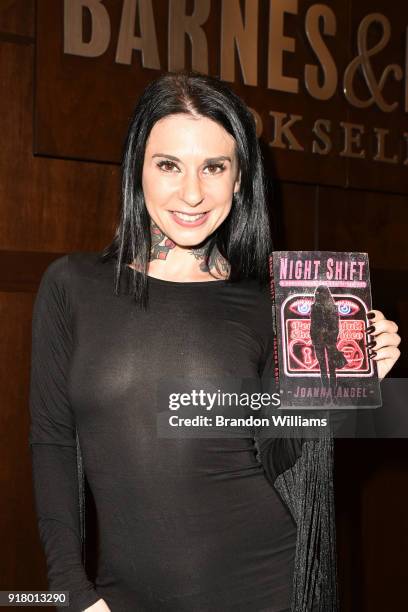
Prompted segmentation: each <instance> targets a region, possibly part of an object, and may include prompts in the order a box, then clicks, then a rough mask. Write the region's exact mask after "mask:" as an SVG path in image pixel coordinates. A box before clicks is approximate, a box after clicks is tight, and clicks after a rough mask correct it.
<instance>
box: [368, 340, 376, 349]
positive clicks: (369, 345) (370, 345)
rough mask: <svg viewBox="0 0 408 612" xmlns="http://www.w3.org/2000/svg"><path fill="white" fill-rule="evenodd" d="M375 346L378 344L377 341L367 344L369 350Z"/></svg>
mask: <svg viewBox="0 0 408 612" xmlns="http://www.w3.org/2000/svg"><path fill="white" fill-rule="evenodd" d="M375 344H377V342H376V341H375V340H373V341H372V342H369V344H367V348H368V349H369V348H371V347H373V346H374V345H375Z"/></svg>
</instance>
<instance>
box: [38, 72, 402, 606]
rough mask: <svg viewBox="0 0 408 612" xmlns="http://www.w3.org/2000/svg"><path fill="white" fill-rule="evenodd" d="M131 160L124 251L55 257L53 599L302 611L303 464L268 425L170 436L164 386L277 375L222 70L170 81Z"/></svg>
mask: <svg viewBox="0 0 408 612" xmlns="http://www.w3.org/2000/svg"><path fill="white" fill-rule="evenodd" d="M122 169H123V182H122V185H123V206H122V216H121V220H120V223H119V225H118V229H117V232H116V236H115V238H114V240H113V242H112V244H111V245H110V246H109V247H108V248H107V249H105V252H104V254H103V257H102V258H101V257H99V254H93V253H72V254H69V255H67V256H64V257H61V258H58V259H57V260H56V261H54V262H53V263H52V264H51V265H50V266H49V267H48V269H47V270H46V272H45V273H44V276H43V278H42V280H41V285H40V288H39V292H38V294H37V298H36V303H35V309H34V317H33V355H32V377H31V394H30V409H31V430H30V444H31V448H32V458H33V477H34V484H35V495H36V505H37V513H38V520H39V530H40V535H41V539H42V542H43V546H44V549H45V553H46V557H47V562H48V577H49V583H50V588H53V589H61V590H68V591H69V592H70V596H71V608H70V609H72V610H84V609H85V610H89V611H90V610H92V611H95V612H96V611H102V610H112V611H114V612H134V611H137V612H139V611H144V610H149V611H150V610H166V611H173V610H174V611H177V612H181V611H184V610H185V611H189V612H190V611H192V610H194V611H199V610H200V611H204V610H205V611H211V612H212V611H223V612H226V611H229V610H234V611H239V610H242V611H244V610H245V611H252V610H253V611H255V610H263V611H271V612H272V611H274V612H278V611H280V612H283V611H288V610H289V609H290V607H291V598H292V585H295V584H297V583H296V581H295V576H297V575H298V572H297V570H296V567H295V565H296V563H297V561H296V559H295V556H296V555H295V552H296V551H297V547H296V545H297V543H298V542H297V539H296V534H297V529H296V524H295V521H294V520H293V515H292V513H291V512H290V511H289V508H288V506H287V505H286V504H285V503H283V501H282V499H281V497H280V495H279V494H278V493H277V491H276V490H275V489H274V487H273V486H271V482H273V481H274V479H275V477H276V469H277V466H276V464H277V463H279V462H280V464H281V465H280V468H279V469H280V470H285V469H286V468H287V467H288V464H287V462H286V463H285V461H286V459H288V458H289V459H291V458H290V457H286V459H285V457H284V453H281V454H279V457H278V458H277V461H276V462H275V463H273V461H272V460H271V458H272V457H273V456H274V453H273V452H269V451H270V450H271V449H272V448H275V446H274V445H273V444H272V440H267V441H266V442H265V441H264V442H263V443H262V448H263V451H262V452H258V451H259V448H257V444H256V440H255V437H254V435H252V434H253V433H254V432H253V431H252V430H251V431H250V432H249V433H247V435H245V434H242V435H235V436H234V435H229V436H226V435H224V436H223V437H221V438H220V437H216V436H214V437H209V436H207V437H198V436H195V437H188V436H187V435H185V436H183V435H182V436H181V437H178V438H176V439H175V438H170V437H166V436H165V435H160V432H159V431H158V427H157V424H158V420H157V417H158V416H160V414H163V413H166V402H165V398H164V393H163V385H164V386H165V388H166V389H165V390H166V392H167V391H169V390H170V391H175V390H176V391H185V392H188V391H191V390H193V389H195V390H199V389H203V388H204V389H207V390H208V389H217V388H220V389H223V388H225V387H228V390H231V389H235V390H239V389H241V388H243V386H245V384H248V385H249V386H250V388H251V389H253V390H259V389H260V388H269V385H270V381H271V380H272V372H273V351H272V342H273V337H272V325H271V320H270V316H271V314H270V310H271V309H270V299H269V293H268V286H267V282H266V281H267V263H268V253H269V252H270V249H271V245H270V238H269V228H268V223H267V210H266V203H265V194H264V178H263V170H262V163H261V155H260V150H259V146H258V141H257V138H256V132H255V124H254V120H253V117H252V115H251V113H250V111H249V110H248V109H247V108H246V106H245V105H244V103H243V102H242V101H241V100H240V99H239V98H238V97H237V96H236V95H235V94H234V93H233V92H232V91H231V90H230V89H229V88H228V87H227V86H226V85H225V84H223V83H222V82H221V81H218V80H217V79H213V78H210V77H207V76H204V75H199V74H194V73H178V74H177V73H176V74H167V75H164V76H161V77H160V78H158V79H157V80H156V81H154V82H153V83H151V84H150V85H149V86H148V87H147V88H146V90H145V91H144V93H143V94H142V96H141V98H140V100H139V102H138V104H137V106H136V109H135V112H134V115H133V118H132V120H131V123H130V127H129V132H128V137H127V140H126V145H125V150H124V155H123V165H122ZM113 282H114V283H115V289H116V291H115V292H113V291H112V283H113ZM133 296H134V297H133ZM135 301H136V303H135ZM373 321H374V325H375V327H376V331H375V332H374V334H378V346H379V347H382V348H379V350H378V354H377V360H378V364H379V367H380V368H381V371H382V375H383V376H384V375H385V374H386V372H387V371H388V370H389V369H390V368H391V367H392V365H393V363H394V362H395V361H396V359H397V356H398V354H397V351H398V349H397V348H396V345H397V344H398V342H399V337H398V336H397V334H396V333H395V332H396V325H395V324H394V323H393V322H391V321H387V320H386V319H385V318H384V316H383V315H382V314H381V313H380V312H379V311H375V318H374V319H373ZM245 381H246V382H245ZM163 398H164V399H163ZM204 411H206V409H205V408H203V409H201V413H202V412H204ZM157 413H159V415H158V414H157ZM207 414H208V412H207ZM75 428H77V430H78V435H79V440H80V444H81V449H82V456H83V465H84V469H85V473H86V476H87V480H88V483H89V486H90V489H91V491H92V495H93V497H94V499H95V505H96V510H97V518H98V533H99V556H98V569H97V577H96V581H95V584H93V583H91V582H90V581H89V579H88V577H87V575H86V573H85V570H84V567H83V565H82V562H81V553H80V534H79V520H78V513H77V507H78V492H77V488H78V480H77V472H76V447H75ZM268 442H270V444H269V443H268ZM276 448H277V447H276ZM292 450H293V449H292ZM294 450H296V449H294ZM275 454H276V453H275ZM264 458H265V459H264ZM295 458H296V457H292V459H291V460H292V461H294V460H295ZM271 479H272V480H271ZM324 584H326V583H325V582H324V578H322V582H319V580H317V584H316V585H315V587H314V588H313V589H311V590H310V589H309V591H310V593H311V594H309V595H308V596H307V597H308V599H307V605H308V606H309V604H313V605H317V596H318V593H319V589H323V590H324V587H323V586H322V585H324ZM328 590H329V589H326V591H328ZM312 599H313V601H312ZM293 601H295V599H293ZM305 601H306V600H305ZM302 605H303V604H302ZM305 605H306V604H305ZM293 606H297V607H296V608H294V607H293ZM292 609H300V607H299V605H298V604H294V603H292ZM302 609H303V608H302ZM304 609H306V608H304ZM307 609H310V607H308V608H307ZM326 612H327V610H326Z"/></svg>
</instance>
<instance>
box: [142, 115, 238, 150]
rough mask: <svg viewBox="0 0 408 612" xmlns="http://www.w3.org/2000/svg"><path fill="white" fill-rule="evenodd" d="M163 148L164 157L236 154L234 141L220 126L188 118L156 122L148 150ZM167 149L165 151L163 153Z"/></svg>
mask: <svg viewBox="0 0 408 612" xmlns="http://www.w3.org/2000/svg"><path fill="white" fill-rule="evenodd" d="M157 147H160V151H161V152H163V153H173V154H175V155H177V152H178V153H180V155H182V154H183V152H184V154H195V155H197V156H199V155H200V154H203V155H206V156H207V155H214V156H215V155H221V154H222V153H229V154H231V155H233V154H234V152H235V139H234V138H233V136H231V134H229V133H228V132H227V131H226V130H225V129H224V128H223V127H222V125H220V124H219V123H217V122H216V121H213V120H212V119H209V118H208V117H201V116H199V117H197V116H195V117H193V116H191V115H188V114H181V113H180V114H176V115H168V116H167V117H164V118H163V119H160V120H159V121H157V122H156V123H155V124H154V126H153V128H152V130H151V132H150V134H149V138H148V140H147V143H146V150H147V151H149V152H151V153H154V151H153V149H155V148H157ZM163 147H164V149H163Z"/></svg>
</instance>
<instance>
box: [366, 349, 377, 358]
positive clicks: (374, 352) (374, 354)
mask: <svg viewBox="0 0 408 612" xmlns="http://www.w3.org/2000/svg"><path fill="white" fill-rule="evenodd" d="M376 355H377V351H371V352H370V353H368V357H369V359H371V357H375V356H376Z"/></svg>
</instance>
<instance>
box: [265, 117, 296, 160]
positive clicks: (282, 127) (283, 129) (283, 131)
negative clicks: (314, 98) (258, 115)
mask: <svg viewBox="0 0 408 612" xmlns="http://www.w3.org/2000/svg"><path fill="white" fill-rule="evenodd" d="M269 114H270V115H272V117H273V118H274V120H275V136H274V139H273V140H272V141H271V142H269V146H270V147H278V148H280V149H286V148H287V146H286V144H285V143H284V142H283V140H282V136H283V135H284V136H285V138H286V140H287V141H288V143H289V149H292V150H294V151H304V148H303V147H302V145H301V144H300V143H299V142H298V141H297V140H296V138H295V136H294V135H293V133H292V132H291V130H290V128H291V127H292V125H293V124H294V123H295V122H296V121H300V120H301V119H303V117H302V116H301V115H290V120H289V121H288V122H287V123H283V120H284V119H285V117H286V113H278V112H276V111H269Z"/></svg>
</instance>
